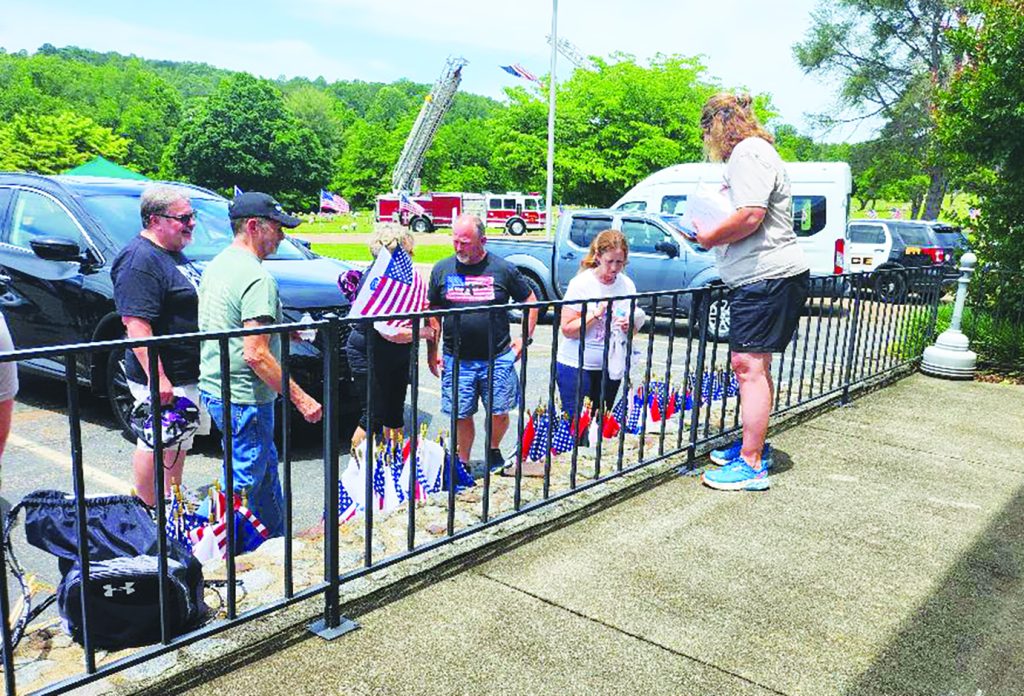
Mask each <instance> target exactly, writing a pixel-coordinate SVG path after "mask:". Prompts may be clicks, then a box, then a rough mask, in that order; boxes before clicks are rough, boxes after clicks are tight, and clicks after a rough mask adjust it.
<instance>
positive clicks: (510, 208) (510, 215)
mask: <svg viewBox="0 0 1024 696" xmlns="http://www.w3.org/2000/svg"><path fill="white" fill-rule="evenodd" d="M463 213H470V214H473V215H478V216H479V217H480V218H482V219H483V220H484V221H485V223H486V224H487V226H488V227H504V228H505V230H506V231H507V232H508V233H509V234H511V235H514V236H517V237H518V236H519V235H521V234H523V233H525V232H526V230H534V229H543V228H544V225H545V221H546V219H547V214H546V212H545V209H544V197H543V196H541V195H540V194H538V193H519V192H517V191H510V192H508V193H482V194H481V193H423V194H420V195H415V196H414V195H410V194H404V193H399V194H384V195H380V196H377V212H376V219H377V222H400V223H401V224H403V225H406V226H408V227H409V229H411V230H412V231H413V232H433V231H434V230H435V229H437V228H438V227H451V226H452V222H454V220H455V218H457V217H458V216H459V215H461V214H463Z"/></svg>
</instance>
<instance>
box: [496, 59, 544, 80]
mask: <svg viewBox="0 0 1024 696" xmlns="http://www.w3.org/2000/svg"><path fill="white" fill-rule="evenodd" d="M501 69H502V70H504V71H505V72H507V73H508V74H509V75H515V76H516V77H521V78H523V79H524V80H529V81H530V82H540V80H539V79H538V78H537V76H536V75H534V74H533V73H532V72H530V71H529V70H527V69H526V68H524V67H523V66H522V65H520V64H519V63H513V64H512V65H502V66H501Z"/></svg>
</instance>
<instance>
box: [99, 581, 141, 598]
mask: <svg viewBox="0 0 1024 696" xmlns="http://www.w3.org/2000/svg"><path fill="white" fill-rule="evenodd" d="M115 592H124V593H125V594H126V595H130V594H131V593H133V592H135V583H134V582H126V583H125V584H124V585H122V586H121V587H114V586H113V585H110V584H107V585H104V586H103V596H104V597H113V596H114V593H115Z"/></svg>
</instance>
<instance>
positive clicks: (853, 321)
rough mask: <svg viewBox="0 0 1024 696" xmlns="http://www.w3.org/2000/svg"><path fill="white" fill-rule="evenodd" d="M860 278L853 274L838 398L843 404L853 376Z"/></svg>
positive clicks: (858, 317) (846, 401) (845, 401)
mask: <svg viewBox="0 0 1024 696" xmlns="http://www.w3.org/2000/svg"><path fill="white" fill-rule="evenodd" d="M862 284H863V283H862V280H861V277H860V276H859V275H856V276H853V285H854V288H853V311H852V313H851V315H850V320H849V329H848V331H847V335H846V366H845V367H846V370H845V372H846V374H845V377H844V379H843V396H842V398H841V399H840V403H841V404H843V405H844V406H845V405H846V404H848V403H850V384H851V379H852V377H853V357H854V354H855V353H856V349H857V334H858V330H857V328H858V323H859V321H860V311H861V309H860V308H861V297H860V295H861V285H862Z"/></svg>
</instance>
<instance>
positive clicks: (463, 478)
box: [338, 425, 475, 522]
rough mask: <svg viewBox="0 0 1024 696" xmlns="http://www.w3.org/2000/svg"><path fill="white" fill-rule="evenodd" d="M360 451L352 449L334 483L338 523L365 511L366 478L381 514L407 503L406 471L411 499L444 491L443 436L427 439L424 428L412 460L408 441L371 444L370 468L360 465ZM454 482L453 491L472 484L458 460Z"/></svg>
mask: <svg viewBox="0 0 1024 696" xmlns="http://www.w3.org/2000/svg"><path fill="white" fill-rule="evenodd" d="M362 452H363V451H362V449H361V448H360V449H357V450H355V455H354V456H352V457H350V458H349V464H348V467H346V469H345V471H344V472H343V473H342V475H341V479H340V480H339V481H338V522H348V521H349V520H351V519H352V518H354V517H355V516H356V515H357V514H358V513H360V512H362V511H363V510H365V509H366V477H367V476H369V477H370V490H371V494H372V498H373V499H372V501H371V505H373V509H374V510H375V511H379V512H381V513H384V514H387V513H390V512H391V511H393V510H395V509H396V508H398V507H399V506H400V505H402V504H403V503H405V502H407V501H408V500H409V473H410V470H411V471H412V472H413V476H414V480H413V487H412V497H413V500H415V501H421V500H426V498H427V496H428V495H430V494H431V493H437V492H439V491H442V490H447V483H448V459H449V458H448V454H447V452H446V451H445V447H444V439H443V436H442V437H439V438H438V441H436V442H435V441H433V440H430V439H428V438H427V432H426V426H425V425H424V426H423V429H422V431H421V434H420V437H419V438H418V443H417V446H416V456H415V457H413V456H412V440H401V439H399V440H388V441H385V442H381V443H380V444H379V445H375V447H374V462H373V466H372V467H367V466H365V465H364V463H363V461H362V457H361V456H360V455H361V454H362ZM411 467H414V468H411ZM454 479H455V488H456V490H461V489H463V488H468V487H470V486H473V485H475V481H474V480H473V477H472V475H471V474H470V473H469V469H468V468H467V467H466V465H465V464H464V463H463V462H462V461H461V460H459V461H458V462H457V467H456V469H455V472H454Z"/></svg>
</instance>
